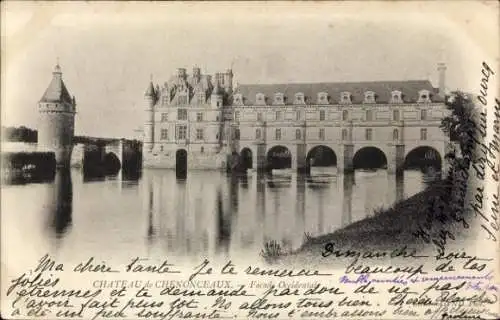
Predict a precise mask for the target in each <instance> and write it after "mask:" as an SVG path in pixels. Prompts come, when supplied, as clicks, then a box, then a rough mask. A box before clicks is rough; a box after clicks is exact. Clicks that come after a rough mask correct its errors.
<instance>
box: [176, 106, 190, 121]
mask: <svg viewBox="0 0 500 320" xmlns="http://www.w3.org/2000/svg"><path fill="white" fill-rule="evenodd" d="M187 118H188V113H187V110H186V109H178V110H177V120H187Z"/></svg>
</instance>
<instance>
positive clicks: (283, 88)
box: [235, 80, 443, 105]
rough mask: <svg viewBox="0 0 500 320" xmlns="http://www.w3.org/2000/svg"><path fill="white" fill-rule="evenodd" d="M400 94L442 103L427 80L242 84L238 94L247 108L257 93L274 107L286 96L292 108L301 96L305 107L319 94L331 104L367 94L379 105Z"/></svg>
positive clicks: (355, 101)
mask: <svg viewBox="0 0 500 320" xmlns="http://www.w3.org/2000/svg"><path fill="white" fill-rule="evenodd" d="M394 90H398V91H401V92H402V96H403V97H402V98H403V101H404V102H416V101H417V100H418V92H419V91H420V90H428V91H429V92H430V93H431V100H432V101H433V102H442V101H443V98H441V97H440V96H439V95H438V94H437V90H436V89H435V88H434V87H432V84H431V83H430V81H428V80H410V81H373V82H337V83H287V84H239V85H238V88H237V89H236V92H235V93H241V94H242V96H243V101H244V104H245V105H254V104H256V103H255V99H256V95H257V93H263V94H264V95H265V97H266V102H267V104H272V102H273V100H274V94H275V93H278V92H280V93H283V94H284V96H285V99H286V101H285V104H287V105H289V104H293V101H294V99H295V94H296V93H299V92H302V93H303V94H304V96H305V99H306V104H315V103H316V101H317V96H318V93H320V92H327V93H328V96H329V101H330V103H331V104H336V103H338V102H339V101H340V93H341V92H343V91H348V92H350V93H351V101H352V103H353V104H358V103H362V102H363V101H364V98H365V95H364V93H365V92H366V91H373V92H375V97H376V103H388V102H390V100H391V92H392V91H394Z"/></svg>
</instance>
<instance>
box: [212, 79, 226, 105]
mask: <svg viewBox="0 0 500 320" xmlns="http://www.w3.org/2000/svg"><path fill="white" fill-rule="evenodd" d="M219 82H220V74H219V73H216V74H215V80H214V89H213V90H212V96H211V98H210V101H211V106H212V108H221V107H222V102H223V97H224V91H223V90H222V88H221V87H220V84H219Z"/></svg>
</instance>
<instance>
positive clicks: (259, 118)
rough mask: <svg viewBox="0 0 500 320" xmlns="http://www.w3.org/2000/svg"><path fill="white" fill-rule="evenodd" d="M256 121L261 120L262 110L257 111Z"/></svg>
mask: <svg viewBox="0 0 500 320" xmlns="http://www.w3.org/2000/svg"><path fill="white" fill-rule="evenodd" d="M257 121H262V112H257Z"/></svg>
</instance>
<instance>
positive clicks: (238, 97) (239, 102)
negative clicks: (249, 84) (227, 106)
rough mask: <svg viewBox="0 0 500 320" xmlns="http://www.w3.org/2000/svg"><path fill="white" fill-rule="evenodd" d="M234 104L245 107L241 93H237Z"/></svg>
mask: <svg viewBox="0 0 500 320" xmlns="http://www.w3.org/2000/svg"><path fill="white" fill-rule="evenodd" d="M233 104H235V105H237V106H241V105H243V96H242V94H241V93H237V94H235V95H234V96H233Z"/></svg>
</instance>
